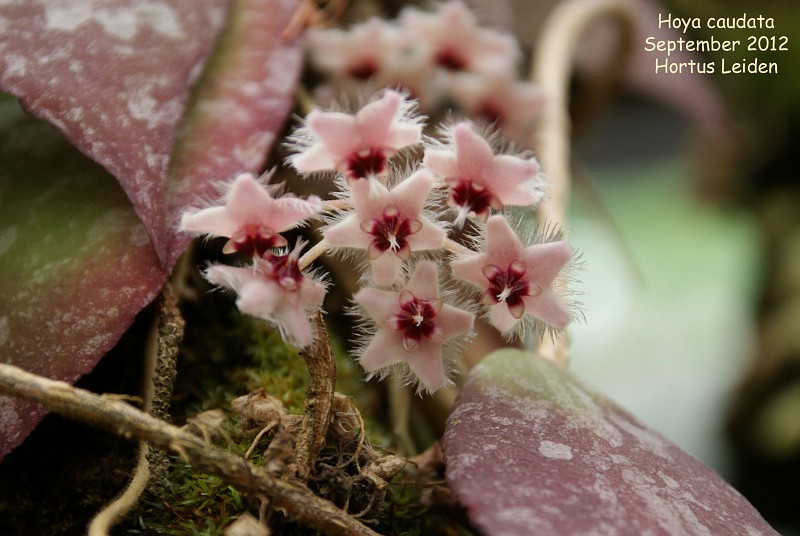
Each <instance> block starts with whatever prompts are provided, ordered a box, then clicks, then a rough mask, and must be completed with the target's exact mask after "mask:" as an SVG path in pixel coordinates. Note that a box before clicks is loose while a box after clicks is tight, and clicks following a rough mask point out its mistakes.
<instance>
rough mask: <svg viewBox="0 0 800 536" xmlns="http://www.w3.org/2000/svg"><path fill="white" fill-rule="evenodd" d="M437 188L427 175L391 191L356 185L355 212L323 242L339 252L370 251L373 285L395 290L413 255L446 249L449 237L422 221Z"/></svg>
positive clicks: (373, 185)
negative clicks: (404, 267)
mask: <svg viewBox="0 0 800 536" xmlns="http://www.w3.org/2000/svg"><path fill="white" fill-rule="evenodd" d="M433 183H434V178H433V176H432V175H431V174H430V173H428V172H427V171H425V170H419V171H417V172H416V173H414V174H413V175H411V176H410V177H408V178H407V179H405V180H404V181H403V182H401V183H399V184H398V185H397V186H395V187H394V188H393V189H392V190H388V189H387V188H386V187H385V186H384V185H383V184H380V183H378V182H367V181H358V182H356V183H353V184H352V185H351V195H352V202H353V208H354V211H353V212H352V213H351V214H349V215H347V216H345V218H344V219H343V220H342V221H340V222H339V223H337V224H335V225H333V226H332V227H329V228H328V229H327V230H325V232H324V235H325V238H326V239H327V240H328V242H330V244H331V245H333V246H336V247H345V248H356V249H364V250H366V251H367V256H368V257H369V260H370V263H371V267H372V277H373V279H374V280H375V283H376V284H377V285H380V286H388V285H391V284H392V283H394V281H395V279H397V276H398V275H399V274H400V268H401V266H402V263H403V261H407V260H408V259H409V257H410V255H411V252H412V251H419V250H428V249H439V248H441V247H442V246H443V245H444V239H445V237H446V233H445V231H444V230H443V229H441V228H440V227H437V226H436V225H435V224H434V223H433V222H432V221H430V220H429V219H428V218H426V217H425V216H423V215H422V208H423V206H424V205H425V201H426V199H427V198H428V194H429V193H430V191H431V188H432V187H433Z"/></svg>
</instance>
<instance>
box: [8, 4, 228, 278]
mask: <svg viewBox="0 0 800 536" xmlns="http://www.w3.org/2000/svg"><path fill="white" fill-rule="evenodd" d="M227 3H228V0H203V1H202V2H198V1H197V0H144V1H140V0H66V1H59V2H52V1H50V0H11V1H9V2H3V3H2V5H0V73H2V74H0V90H3V91H6V92H8V93H11V94H13V95H16V96H18V97H20V99H21V101H22V103H23V105H24V106H25V108H26V109H27V110H29V111H30V112H31V113H32V114H34V115H35V116H37V117H40V118H42V119H45V120H47V121H48V122H50V123H52V124H54V125H56V126H57V127H58V128H59V129H60V130H62V131H63V132H64V133H65V134H66V135H67V137H68V138H69V139H70V141H72V143H73V144H74V145H75V146H76V147H78V148H79V149H80V150H81V151H83V152H84V153H85V154H87V155H89V156H90V157H91V158H93V159H94V160H96V161H97V162H99V163H100V164H101V165H103V166H104V167H105V168H106V169H107V170H108V171H110V172H111V174H112V175H114V176H115V177H117V179H118V180H119V181H120V184H122V187H123V188H124V190H125V192H126V193H127V194H128V197H129V198H130V200H131V203H133V207H134V209H135V210H136V213H137V214H138V215H139V217H140V218H141V220H142V222H144V224H145V227H146V228H147V230H148V233H149V234H150V237H151V239H152V241H153V246H154V248H155V250H156V252H157V253H158V255H159V258H161V259H162V261H163V264H164V265H167V258H168V255H167V238H168V232H169V228H168V222H167V221H166V220H165V210H164V205H165V197H164V192H165V182H166V176H167V169H168V166H169V157H170V153H171V151H172V147H173V145H174V141H175V136H176V132H177V128H178V125H179V122H180V120H181V117H182V116H183V112H184V109H185V107H186V103H187V101H188V98H189V87H190V85H191V83H192V82H193V81H194V79H196V78H197V76H198V75H199V74H200V71H201V69H202V66H203V63H204V62H205V60H206V58H207V57H208V55H209V53H210V52H211V50H212V47H213V44H214V39H215V37H216V35H217V33H218V32H219V30H220V29H221V28H222V25H223V22H224V20H225V13H226V9H227Z"/></svg>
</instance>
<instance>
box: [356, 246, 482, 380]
mask: <svg viewBox="0 0 800 536" xmlns="http://www.w3.org/2000/svg"><path fill="white" fill-rule="evenodd" d="M354 299H355V301H356V303H358V304H359V305H360V306H361V307H362V308H363V309H364V310H365V311H366V313H367V315H369V316H370V318H372V319H373V320H374V321H375V322H377V324H378V331H377V332H376V333H375V337H374V338H373V339H372V341H371V342H370V343H369V344H368V345H367V346H366V347H365V349H364V351H363V354H361V357H360V358H359V363H360V364H361V366H362V367H364V369H365V370H366V371H367V372H369V373H370V374H372V373H375V372H378V371H386V369H387V367H392V366H394V365H398V364H401V365H402V364H405V365H407V366H408V368H409V369H410V371H411V373H412V374H413V375H414V376H415V377H416V378H417V380H418V381H419V384H420V390H423V391H428V392H433V391H436V390H437V389H440V388H441V387H443V386H444V385H445V383H446V382H447V379H446V375H445V367H444V359H443V356H442V346H443V345H444V344H445V343H446V342H447V341H449V340H451V339H453V338H454V337H456V336H458V335H461V334H464V333H467V332H468V331H470V330H471V329H472V325H473V322H474V317H473V315H472V314H471V313H469V312H467V311H463V310H461V309H458V308H456V307H453V306H451V305H447V304H444V303H443V302H442V300H441V298H440V296H439V283H438V276H437V266H436V264H434V263H433V262H431V261H422V262H420V263H419V264H418V265H417V267H416V269H415V270H414V273H413V275H412V276H411V278H410V279H409V280H408V283H407V284H406V286H405V288H403V290H401V291H400V292H393V291H389V290H381V289H376V288H370V287H367V288H362V289H361V290H359V291H358V292H357V293H356V295H355V296H354ZM384 374H385V372H384Z"/></svg>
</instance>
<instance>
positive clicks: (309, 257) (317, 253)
mask: <svg viewBox="0 0 800 536" xmlns="http://www.w3.org/2000/svg"><path fill="white" fill-rule="evenodd" d="M329 246H330V243H329V242H328V241H327V240H326V239H325V238H323V239H322V240H320V241H319V242H317V243H316V244H314V246H313V247H312V248H311V249H309V250H308V251H306V252H305V254H304V255H303V256H302V257H300V260H298V261H297V266H298V268H300V270H305V269H306V268H308V265H309V264H311V263H312V262H314V261H315V260H317V259H318V258H319V257H321V256H322V254H324V253H325V252H326V251H327V250H328V247H329Z"/></svg>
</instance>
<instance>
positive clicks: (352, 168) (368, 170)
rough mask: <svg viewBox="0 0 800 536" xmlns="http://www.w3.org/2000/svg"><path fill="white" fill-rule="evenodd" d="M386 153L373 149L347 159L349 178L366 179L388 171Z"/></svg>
mask: <svg viewBox="0 0 800 536" xmlns="http://www.w3.org/2000/svg"><path fill="white" fill-rule="evenodd" d="M387 160H388V158H387V155H386V151H385V150H383V149H378V148H375V147H371V148H369V149H362V150H360V151H358V152H356V153H353V154H352V155H350V156H349V157H348V159H347V178H348V179H366V178H369V177H371V176H374V175H379V174H380V173H383V172H384V171H385V170H386V162H387Z"/></svg>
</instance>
